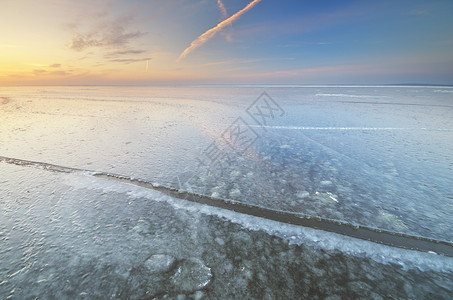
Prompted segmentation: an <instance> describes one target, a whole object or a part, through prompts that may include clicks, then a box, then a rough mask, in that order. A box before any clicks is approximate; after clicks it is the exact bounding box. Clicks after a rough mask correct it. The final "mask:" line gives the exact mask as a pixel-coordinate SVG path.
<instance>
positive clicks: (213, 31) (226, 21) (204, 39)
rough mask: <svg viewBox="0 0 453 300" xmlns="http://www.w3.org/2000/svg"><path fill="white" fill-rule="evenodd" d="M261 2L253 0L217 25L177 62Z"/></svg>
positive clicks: (198, 39) (184, 52) (191, 46)
mask: <svg viewBox="0 0 453 300" xmlns="http://www.w3.org/2000/svg"><path fill="white" fill-rule="evenodd" d="M260 1H261V0H253V1H252V2H250V3H249V4H247V6H246V7H244V8H243V9H241V10H240V11H238V12H237V13H235V14H234V15H232V16H231V17H229V18H228V19H226V20H223V21H222V22H220V23H219V24H217V25H216V26H215V27H213V28H211V29H209V30H207V31H206V32H205V33H203V34H202V35H200V36H199V37H198V38H197V39H196V40H194V41H193V42H192V43H191V44H190V46H189V47H187V48H186V49H185V50H184V51H183V52H182V53H181V55H180V56H179V57H178V59H177V61H180V60H181V59H183V58H184V57H186V56H187V54H189V53H190V52H192V51H193V50H195V49H196V48H198V47H200V46H201V45H203V44H204V43H206V42H207V41H208V40H209V39H210V38H212V37H213V36H214V35H215V34H216V33H217V32H219V31H220V30H222V29H223V28H224V27H225V26H227V25H230V24H231V23H233V22H234V21H236V20H237V19H238V18H239V17H240V16H242V15H243V14H244V13H246V12H247V11H249V10H250V9H251V8H252V7H254V6H255V5H256V4H258V2H260Z"/></svg>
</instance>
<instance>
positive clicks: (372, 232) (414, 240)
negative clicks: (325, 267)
mask: <svg viewBox="0 0 453 300" xmlns="http://www.w3.org/2000/svg"><path fill="white" fill-rule="evenodd" d="M2 162H3V163H7V164H14V165H18V166H28V167H36V168H41V169H44V170H46V171H51V172H59V173H77V172H82V173H84V174H85V175H87V176H93V177H99V178H103V179H106V180H112V181H118V182H122V183H126V184H131V185H134V186H139V187H142V188H147V189H152V190H156V191H159V192H161V193H163V194H166V195H169V196H171V197H175V198H179V199H183V200H187V201H191V202H196V203H200V204H204V205H209V206H212V207H217V208H221V209H227V210H231V211H234V212H237V213H241V214H247V215H251V216H255V217H260V218H264V219H268V220H273V221H277V222H281V223H286V224H292V225H298V226H304V227H310V228H315V229H319V230H324V231H328V232H334V233H338V234H342V235H346V236H350V237H354V238H359V239H362V240H367V241H371V242H375V243H380V244H384V245H388V246H392V247H398V248H404V249H411V250H417V251H423V252H431V251H432V252H435V253H438V254H442V255H446V256H450V257H453V243H452V242H449V241H441V240H435V239H430V238H427V237H421V236H413V235H408V234H403V233H397V232H392V231H387V230H380V229H376V228H371V227H367V226H363V225H354V224H350V223H346V222H341V221H338V220H330V219H324V218H320V217H310V216H304V215H300V214H295V213H291V212H287V211H278V210H274V209H269V208H266V207H260V206H256V205H249V204H245V203H241V202H237V201H231V200H226V199H219V198H212V197H208V196H205V195H199V194H195V193H189V192H181V191H179V190H177V189H175V188H171V187H165V186H158V185H156V184H153V183H151V182H148V181H144V180H140V179H134V178H132V177H129V176H123V175H118V174H111V173H106V172H96V171H92V170H87V169H78V168H72V167H65V166H60V165H55V164H49V163H44V162H37V161H29V160H22V159H17V158H10V157H4V156H0V163H2Z"/></svg>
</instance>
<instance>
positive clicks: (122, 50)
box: [0, 0, 453, 86]
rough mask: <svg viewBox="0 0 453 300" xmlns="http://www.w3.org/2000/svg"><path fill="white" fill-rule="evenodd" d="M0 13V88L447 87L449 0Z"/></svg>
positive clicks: (231, 1) (213, 2) (118, 1)
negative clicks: (267, 85)
mask: <svg viewBox="0 0 453 300" xmlns="http://www.w3.org/2000/svg"><path fill="white" fill-rule="evenodd" d="M0 7H1V10H0V86H9V85H191V84H302V85H303V84H307V85H309V84H411V83H417V84H449V85H451V84H453V1H451V0H431V1H418V0H410V1H409V0H392V1H388V0H381V1H367V0H358V1H352V0H344V1H340V0H335V1H334V0H310V1H308V0H284V1H277V0H253V1H252V0H166V1H157V0H130V1H125V0H78V1H69V0H39V1H36V0H33V1H32V0H0Z"/></svg>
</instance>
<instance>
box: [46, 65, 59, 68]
mask: <svg viewBox="0 0 453 300" xmlns="http://www.w3.org/2000/svg"><path fill="white" fill-rule="evenodd" d="M49 67H50V68H59V67H61V64H53V65H50V66H49Z"/></svg>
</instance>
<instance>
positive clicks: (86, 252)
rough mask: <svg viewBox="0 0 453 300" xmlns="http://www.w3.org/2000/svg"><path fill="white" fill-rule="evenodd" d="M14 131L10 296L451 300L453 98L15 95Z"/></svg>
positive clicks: (20, 91)
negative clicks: (429, 299)
mask: <svg viewBox="0 0 453 300" xmlns="http://www.w3.org/2000/svg"><path fill="white" fill-rule="evenodd" d="M0 120H1V122H0V210H1V212H2V213H1V216H0V241H1V248H0V298H1V299H6V298H8V297H9V298H12V299H35V298H36V297H38V298H43V299H46V298H60V299H61V298H80V299H93V298H99V299H105V298H112V299H116V298H120V299H143V298H150V299H152V298H159V299H160V298H162V299H165V298H175V299H176V298H177V299H185V298H195V299H199V298H203V297H204V298H207V299H212V298H238V299H244V298H256V299H262V298H266V297H267V298H268V299H274V298H280V299H283V298H286V299H289V298H292V299H295V298H320V299H324V298H327V297H331V298H330V299H341V298H360V297H364V298H371V299H384V298H439V299H447V298H449V297H451V295H452V293H453V280H452V278H453V221H452V220H453V188H452V187H453V88H452V87H441V86H435V87H433V86H192V87H96V86H93V87H91V86H89V87H88V86H85V87H0ZM200 202H201V203H200ZM294 218H295V219H294ZM294 220H296V221H294ZM298 220H303V221H301V222H299V221H298ZM304 220H305V221H306V220H308V222H305V221H304ZM368 234H369V235H368ZM412 243H413V244H412ZM439 247H440V248H439Z"/></svg>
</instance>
